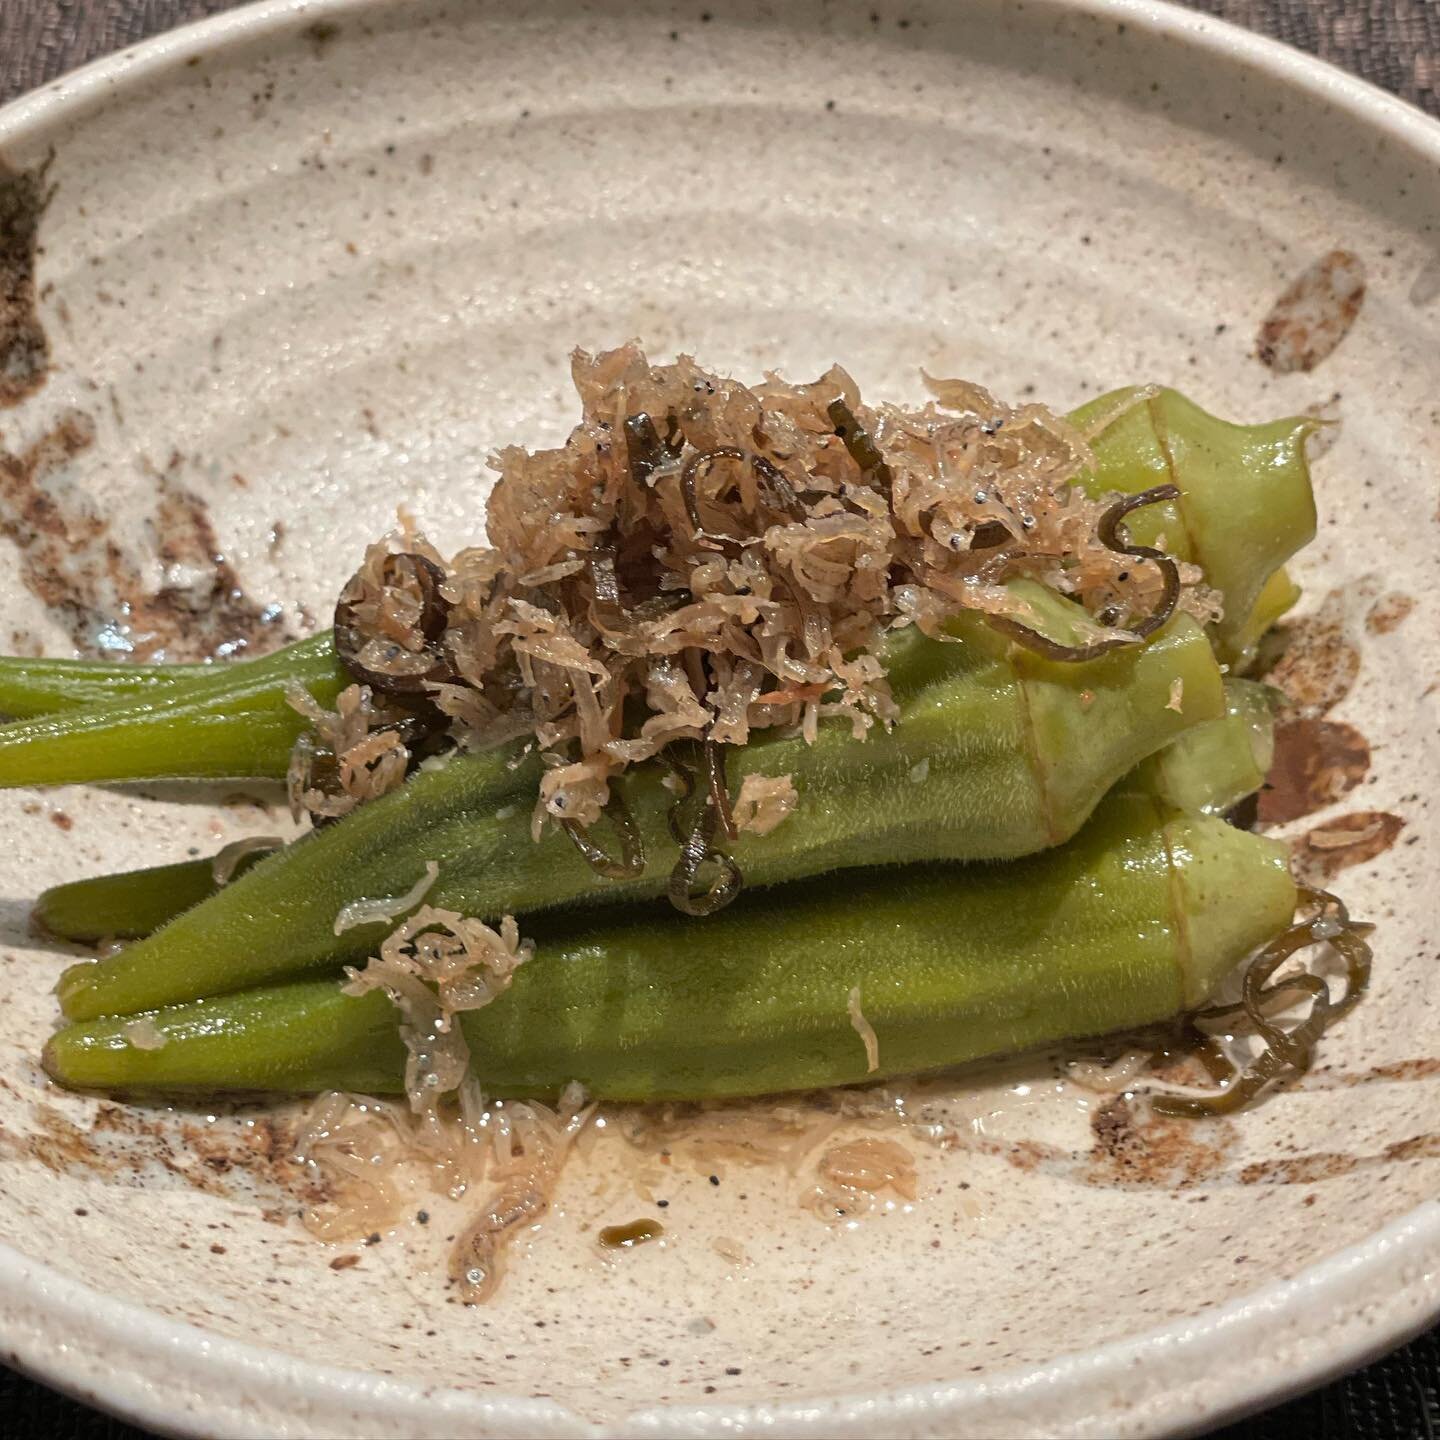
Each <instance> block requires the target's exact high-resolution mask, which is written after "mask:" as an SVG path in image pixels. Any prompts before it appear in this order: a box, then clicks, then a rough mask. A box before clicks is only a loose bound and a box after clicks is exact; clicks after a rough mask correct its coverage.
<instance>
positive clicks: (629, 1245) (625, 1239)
mask: <svg viewBox="0 0 1440 1440" xmlns="http://www.w3.org/2000/svg"><path fill="white" fill-rule="evenodd" d="M664 1233H665V1227H664V1226H663V1225H662V1224H661V1223H660V1222H659V1221H658V1220H647V1219H646V1218H645V1217H644V1216H641V1218H640V1219H638V1220H630V1221H628V1222H627V1223H626V1224H624V1225H606V1226H605V1227H604V1229H602V1230H601V1231H600V1235H599V1240H600V1244H601V1245H602V1246H604V1248H605V1249H606V1250H633V1249H634V1248H635V1247H636V1246H637V1245H644V1244H646V1243H647V1242H648V1241H651V1240H658V1239H659V1238H660V1237H661V1236H662V1235H663V1234H664Z"/></svg>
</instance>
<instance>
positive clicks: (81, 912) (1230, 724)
mask: <svg viewBox="0 0 1440 1440" xmlns="http://www.w3.org/2000/svg"><path fill="white" fill-rule="evenodd" d="M1273 732H1274V720H1273V715H1272V711H1271V704H1270V699H1269V693H1268V691H1267V689H1266V687H1265V686H1263V685H1260V684H1257V683H1255V682H1253V681H1248V680H1226V682H1225V714H1224V715H1223V716H1220V717H1219V718H1217V719H1215V720H1205V721H1201V722H1200V723H1199V724H1198V725H1195V726H1193V727H1192V728H1191V729H1189V730H1186V731H1183V732H1182V733H1181V734H1180V735H1178V736H1177V737H1176V738H1175V739H1174V740H1172V741H1171V742H1170V743H1169V744H1168V745H1166V746H1165V747H1164V748H1163V749H1161V750H1157V751H1156V752H1155V754H1154V755H1152V756H1151V757H1150V758H1149V759H1148V760H1145V761H1142V762H1141V765H1140V767H1139V769H1138V770H1137V771H1135V772H1132V776H1133V778H1134V780H1135V783H1138V784H1143V785H1145V786H1147V787H1148V788H1149V789H1150V790H1152V791H1153V792H1154V794H1155V795H1156V796H1157V797H1158V798H1160V799H1161V800H1163V801H1164V802H1165V803H1166V804H1168V805H1169V806H1171V807H1172V808H1174V809H1176V810H1194V811H1197V812H1200V813H1203V814H1211V815H1219V814H1223V813H1224V812H1225V811H1226V810H1228V809H1230V807H1231V806H1233V805H1235V804H1237V803H1238V802H1239V801H1241V800H1243V799H1244V798H1245V796H1246V795H1249V794H1252V793H1253V792H1254V791H1256V790H1258V789H1259V788H1260V786H1261V784H1263V783H1264V780H1265V775H1266V773H1267V772H1268V771H1269V768H1270V761H1271V758H1272V755H1273V752H1274V733H1273ZM1120 783H1121V784H1122V785H1123V784H1125V783H1127V782H1126V781H1124V780H1122V781H1121V782H1120ZM258 858H259V856H258V855H252V856H248V857H247V858H246V860H245V861H244V862H242V864H243V865H244V867H245V868H247V869H248V868H249V865H250V864H253V863H254V862H255V861H256V860H258ZM232 878H233V877H232ZM220 888H221V886H220V885H219V884H218V883H217V882H216V880H215V876H214V864H213V862H212V861H211V860H209V859H204V860H183V861H180V862H179V863H177V864H174V865H157V866H152V867H149V868H147V869H144V870H131V871H125V872H122V873H119V874H114V875H99V876H95V877H92V878H89V879H85V880H72V881H70V882H68V883H67V884H64V885H56V886H54V887H53V888H51V889H49V890H46V891H44V892H42V894H41V896H40V898H39V900H37V901H36V902H35V909H34V912H33V914H34V917H35V920H36V922H37V924H38V925H39V926H40V928H41V929H43V930H44V931H45V932H46V933H48V934H50V935H53V936H54V937H55V938H57V939H60V940H75V941H94V940H99V939H102V938H105V937H114V938H117V939H127V940H129V939H138V938H139V937H141V936H143V935H149V934H152V933H153V932H154V931H156V930H158V929H159V928H160V927H161V926H162V925H164V924H166V923H167V922H168V921H170V920H173V919H174V918H175V917H176V916H177V915H180V914H183V913H184V912H185V911H186V910H189V909H190V908H191V907H192V906H194V905H197V904H199V902H200V901H201V900H205V899H208V898H209V897H210V896H211V895H214V894H215V893H216V892H217V891H218V890H219V889H220Z"/></svg>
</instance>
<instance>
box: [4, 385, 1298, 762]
mask: <svg viewBox="0 0 1440 1440" xmlns="http://www.w3.org/2000/svg"><path fill="white" fill-rule="evenodd" d="M1132 396H1138V397H1140V398H1139V399H1138V400H1137V402H1136V403H1134V404H1133V405H1131V406H1130V408H1128V409H1125V408H1123V407H1124V403H1125V400H1126V399H1127V397H1132ZM1108 415H1115V416H1117V418H1115V419H1114V420H1113V421H1112V422H1111V423H1110V424H1109V425H1108V426H1106V428H1105V429H1104V430H1103V431H1102V432H1101V433H1100V434H1099V435H1098V436H1097V437H1096V439H1095V440H1094V442H1093V446H1094V452H1095V459H1096V465H1095V469H1094V471H1093V472H1092V473H1091V474H1089V475H1088V476H1085V477H1083V478H1082V480H1081V482H1080V483H1082V484H1083V485H1084V486H1085V488H1086V489H1087V490H1089V491H1090V492H1091V493H1093V494H1097V495H1098V494H1103V493H1109V492H1113V491H1129V492H1135V491H1139V490H1144V489H1148V488H1149V487H1151V486H1153V485H1156V484H1161V483H1169V482H1173V483H1175V484H1176V485H1178V486H1179V488H1180V490H1181V492H1182V493H1181V499H1180V500H1179V501H1178V502H1165V503H1163V504H1159V505H1151V506H1148V507H1146V508H1145V509H1143V510H1140V511H1137V512H1135V513H1134V514H1133V515H1131V516H1130V517H1129V518H1127V520H1126V527H1127V529H1128V531H1129V532H1130V534H1131V536H1132V538H1133V539H1134V540H1135V541H1137V542H1138V543H1141V544H1151V543H1153V542H1154V540H1155V539H1156V538H1157V537H1158V536H1161V535H1163V536H1164V538H1165V542H1166V544H1167V546H1168V547H1169V549H1170V551H1171V552H1172V553H1173V554H1175V555H1176V556H1178V557H1179V558H1181V559H1185V560H1191V561H1194V562H1196V563H1198V564H1200V565H1202V566H1203V567H1204V569H1205V572H1206V578H1207V580H1208V582H1209V583H1210V584H1211V585H1212V586H1213V587H1214V588H1215V589H1217V590H1218V591H1219V592H1220V594H1221V596H1222V598H1223V601H1224V605H1225V616H1224V618H1223V619H1222V620H1221V621H1220V622H1219V623H1218V624H1217V625H1216V626H1215V627H1214V628H1215V638H1216V643H1217V645H1218V646H1219V648H1220V650H1221V655H1222V658H1223V659H1226V660H1230V661H1237V662H1241V661H1243V660H1245V659H1246V658H1247V657H1248V656H1249V655H1250V654H1251V653H1252V652H1253V648H1254V645H1255V642H1256V641H1257V640H1258V638H1259V635H1260V634H1261V633H1263V631H1264V629H1265V628H1267V627H1268V626H1269V625H1270V624H1271V623H1273V621H1274V619H1275V618H1277V616H1278V615H1279V614H1280V613H1283V611H1284V609H1286V608H1288V606H1289V605H1290V604H1293V603H1294V591H1293V587H1292V586H1289V582H1288V580H1285V579H1284V577H1283V575H1282V574H1281V572H1280V571H1279V567H1280V566H1281V565H1282V564H1283V563H1284V561H1285V560H1286V559H1287V558H1288V557H1289V556H1290V555H1292V554H1294V553H1295V551H1296V550H1298V549H1299V548H1300V547H1301V546H1302V545H1304V544H1305V543H1306V542H1307V541H1308V540H1309V539H1310V538H1311V537H1312V536H1313V535H1314V530H1315V509H1314V500H1313V497H1312V495H1311V490H1310V477H1309V470H1308V466H1307V464H1306V460H1305V440H1306V437H1307V436H1308V435H1309V434H1310V433H1311V431H1312V430H1313V429H1314V426H1315V423H1316V422H1314V421H1313V420H1311V419H1309V418H1306V417H1301V418H1299V419H1292V420H1281V421H1276V422H1274V423H1273V424H1269V425H1253V426H1241V425H1231V424H1228V423H1226V422H1225V421H1222V420H1219V419H1216V418H1215V417H1214V416H1212V415H1208V414H1206V412H1205V411H1203V410H1201V409H1200V408H1199V407H1198V406H1195V405H1192V404H1191V403H1190V402H1189V401H1187V400H1186V399H1185V398H1184V397H1183V396H1181V395H1179V394H1177V393H1176V392H1175V391H1172V390H1162V391H1159V392H1156V393H1155V394H1153V395H1147V393H1146V392H1141V391H1116V392H1114V393H1113V394H1111V395H1106V396H1101V397H1100V398H1099V399H1097V400H1094V401H1092V402H1090V404H1088V405H1086V406H1083V407H1082V408H1081V409H1080V410H1078V411H1076V412H1075V413H1074V415H1073V416H1072V417H1071V418H1072V419H1073V420H1075V421H1077V422H1078V423H1080V424H1082V425H1085V424H1088V423H1091V422H1096V423H1098V421H1099V420H1100V419H1101V418H1103V417H1105V416H1108ZM1277 576H1280V579H1279V580H1277V578H1276V577H1277ZM1287 587H1288V588H1287ZM167 668H168V667H154V666H149V667H145V666H140V667H135V666H123V665H117V666H106V665H96V664H94V663H89V664H87V663H86V662H82V661H29V660H20V659H0V713H6V703H5V702H6V701H7V699H8V701H9V704H10V705H11V706H12V707H16V708H15V709H14V711H13V713H17V714H29V715H47V714H49V713H50V712H51V711H56V712H59V711H65V710H72V709H73V711H74V713H73V715H72V716H71V718H70V719H69V720H64V719H60V718H57V719H56V720H55V721H54V722H53V723H51V722H48V721H44V720H36V721H32V722H30V723H29V725H28V726H27V725H26V724H20V725H11V726H8V727H0V786H6V785H52V784H69V783H80V782H87V781H88V782H96V781H107V780H137V779H155V778H157V777H161V776H168V777H173V778H185V777H198V778H214V777H222V776H223V777H225V778H233V777H238V776H245V775H253V776H257V777H275V776H280V775H283V774H284V773H285V768H286V765H287V763H288V760H289V749H290V745H291V744H292V743H293V741H294V738H295V736H296V735H298V734H299V733H300V730H301V728H302V724H301V722H300V720H299V718H298V717H292V716H291V715H290V714H288V713H285V712H284V710H283V699H282V697H283V693H284V689H285V687H286V685H287V684H289V683H296V684H302V685H305V686H306V687H307V688H310V689H311V690H312V691H313V693H315V694H316V696H317V698H323V699H326V700H328V699H329V698H330V697H332V696H333V695H334V693H335V691H336V689H337V688H338V687H339V686H340V685H341V684H343V683H345V676H344V672H343V670H342V669H341V667H340V664H339V661H338V660H337V659H336V657H335V652H334V645H333V641H332V639H331V636H330V634H329V632H326V633H324V634H321V635H316V636H313V637H311V638H310V639H308V640H305V641H302V642H300V643H299V644H298V645H292V646H289V647H287V648H286V649H284V650H281V651H277V652H276V653H275V654H274V655H272V656H267V657H266V658H265V659H263V660H258V661H243V662H233V663H231V664H227V665H223V666H208V667H207V666H179V667H174V668H175V670H176V671H177V672H178V673H177V675H176V676H175V677H171V678H170V679H167V678H166V677H165V674H164V671H165V670H166V669H167ZM262 681H263V682H264V683H261V682H262ZM241 694H243V695H244V696H246V697H248V700H249V704H250V708H251V709H252V710H253V709H255V708H256V707H257V704H258V702H257V700H256V696H257V694H259V695H264V696H266V697H268V702H270V703H269V716H268V718H267V720H266V721H265V723H264V724H262V725H258V726H257V725H250V724H246V723H244V722H241V721H239V720H238V719H237V716H238V715H239V714H241V713H244V712H243V710H242V708H241V706H240V705H239V699H238V697H239V696H240V695H241ZM47 696H48V700H47ZM82 696H83V697H85V704H84V705H83V707H77V701H78V700H79V699H80V698H81V697H82ZM221 696H228V697H229V698H228V699H222V698H219V697H221ZM207 703H208V704H209V706H210V708H209V709H206V708H205V706H206V704H207ZM217 707H218V711H217ZM259 708H266V707H265V706H263V705H262V706H260V707H259ZM202 722H203V723H202ZM245 767H248V768H245Z"/></svg>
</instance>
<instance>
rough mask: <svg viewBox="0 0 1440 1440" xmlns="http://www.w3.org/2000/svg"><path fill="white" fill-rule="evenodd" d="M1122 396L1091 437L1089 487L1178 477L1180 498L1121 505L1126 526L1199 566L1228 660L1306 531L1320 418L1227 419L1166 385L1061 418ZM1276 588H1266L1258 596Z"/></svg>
mask: <svg viewBox="0 0 1440 1440" xmlns="http://www.w3.org/2000/svg"><path fill="white" fill-rule="evenodd" d="M1131 398H1133V399H1135V400H1136V403H1134V404H1132V405H1130V406H1129V408H1127V409H1123V410H1121V412H1120V413H1119V415H1118V417H1117V418H1116V419H1114V420H1113V421H1112V422H1111V423H1110V424H1109V425H1107V426H1106V427H1105V428H1104V430H1103V431H1101V433H1100V434H1099V435H1097V436H1096V437H1095V438H1094V439H1093V440H1092V441H1091V445H1092V447H1093V449H1094V453H1095V472H1094V475H1093V477H1092V479H1091V480H1090V481H1089V488H1091V489H1092V490H1095V491H1101V490H1124V491H1136V490H1143V489H1146V488H1147V487H1149V486H1152V485H1162V484H1166V483H1173V484H1176V485H1178V486H1179V487H1180V491H1181V495H1180V499H1179V500H1177V501H1167V502H1165V503H1164V504H1160V505H1151V506H1148V507H1146V509H1145V510H1143V511H1139V512H1137V513H1135V514H1134V515H1133V516H1131V517H1130V518H1129V520H1128V521H1127V525H1128V527H1129V531H1130V535H1131V537H1132V539H1133V540H1135V541H1136V542H1137V543H1139V544H1141V545H1153V544H1154V543H1155V540H1156V537H1158V536H1161V535H1163V536H1164V538H1165V544H1166V547H1167V549H1168V551H1169V553H1170V554H1172V555H1174V556H1175V557H1176V558H1177V559H1180V560H1189V561H1192V562H1194V563H1195V564H1197V565H1199V566H1200V567H1201V568H1202V569H1203V570H1204V572H1205V579H1206V582H1207V583H1208V584H1209V585H1211V586H1212V587H1213V588H1214V589H1216V590H1218V591H1219V592H1220V594H1221V596H1222V598H1223V600H1224V605H1225V614H1224V616H1223V617H1222V618H1221V619H1220V620H1219V621H1218V622H1217V623H1216V625H1215V627H1214V628H1215V639H1216V644H1217V647H1218V649H1219V651H1220V655H1221V658H1222V659H1224V660H1235V659H1238V658H1239V657H1240V655H1241V654H1242V652H1243V651H1244V650H1245V648H1246V647H1247V645H1250V646H1253V644H1254V642H1255V640H1256V639H1257V638H1258V635H1257V634H1255V633H1254V631H1255V625H1256V621H1255V620H1254V619H1252V617H1253V616H1254V615H1255V612H1256V607H1257V605H1258V604H1259V602H1260V599H1261V596H1262V594H1264V592H1265V590H1266V587H1267V585H1268V584H1269V583H1270V582H1271V580H1272V577H1273V576H1275V575H1276V574H1277V572H1279V571H1280V569H1281V567H1282V566H1283V565H1284V564H1285V562H1286V561H1287V560H1288V559H1290V557H1291V556H1292V555H1294V554H1296V553H1297V552H1298V551H1299V550H1300V549H1302V548H1303V547H1304V546H1305V545H1308V544H1309V543H1310V541H1311V540H1313V539H1314V538H1315V496H1314V492H1313V491H1312V489H1311V486H1310V468H1309V465H1308V463H1307V461H1306V457H1305V446H1306V442H1307V440H1308V439H1309V437H1310V436H1311V435H1312V434H1313V433H1314V432H1315V430H1316V428H1317V427H1318V426H1319V424H1320V422H1319V421H1318V420H1316V419H1314V418H1313V417H1311V416H1306V415H1302V416H1296V417H1293V418H1290V419H1286V420H1276V421H1273V422H1272V423H1270V424H1267V425H1231V424H1228V423H1227V422H1225V421H1223V420H1219V419H1217V418H1216V417H1215V416H1213V415H1209V414H1207V413H1206V412H1205V411H1203V410H1201V409H1200V407H1199V406H1198V405H1195V404H1193V403H1192V402H1191V401H1189V400H1187V399H1186V398H1185V397H1184V396H1183V395H1181V394H1180V393H1179V392H1178V391H1175V390H1160V391H1157V392H1154V393H1148V394H1147V393H1146V392H1143V391H1137V390H1128V391H1127V390H1117V391H1114V392H1112V393H1111V394H1109V395H1102V396H1100V397H1098V398H1097V399H1095V400H1092V401H1090V403H1089V404H1087V405H1083V406H1081V408H1080V409H1079V410H1077V411H1075V413H1074V414H1073V415H1072V416H1071V419H1072V420H1074V421H1075V422H1076V423H1078V424H1080V425H1081V426H1082V427H1083V426H1085V425H1087V424H1088V423H1092V422H1098V421H1099V420H1100V418H1101V417H1103V416H1106V415H1110V414H1113V413H1114V412H1115V411H1116V410H1117V408H1118V407H1120V406H1123V405H1124V403H1125V401H1126V400H1127V399H1131ZM1278 599H1279V596H1278V595H1277V594H1276V592H1274V591H1272V592H1271V594H1270V596H1268V597H1267V603H1268V604H1270V605H1273V604H1275V603H1277V602H1278ZM1290 603H1293V598H1292V600H1291V602H1290ZM1285 608H1288V606H1285V605H1281V607H1280V610H1279V611H1278V612H1275V613H1272V614H1271V615H1270V618H1269V619H1268V620H1265V621H1264V623H1263V624H1262V626H1261V629H1262V630H1263V628H1264V626H1265V625H1268V624H1270V623H1273V620H1274V619H1275V618H1276V614H1278V613H1283V610H1284V609H1285Z"/></svg>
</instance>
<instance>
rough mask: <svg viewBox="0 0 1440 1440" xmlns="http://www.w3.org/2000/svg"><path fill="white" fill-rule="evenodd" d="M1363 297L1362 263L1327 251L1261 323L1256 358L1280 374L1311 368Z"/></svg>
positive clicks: (1344, 330) (1345, 328) (1346, 328)
mask: <svg viewBox="0 0 1440 1440" xmlns="http://www.w3.org/2000/svg"><path fill="white" fill-rule="evenodd" d="M1364 299H1365V267H1364V265H1363V264H1362V263H1361V261H1360V257H1359V256H1358V255H1356V254H1354V253H1353V252H1352V251H1350V250H1331V251H1330V252H1329V253H1328V254H1326V255H1323V256H1321V258H1320V259H1319V260H1317V261H1316V262H1315V263H1314V264H1313V265H1311V266H1310V267H1309V269H1307V270H1305V271H1303V272H1302V273H1301V274H1300V275H1298V276H1297V277H1296V278H1295V280H1294V281H1292V282H1291V284H1290V285H1289V286H1288V287H1287V289H1286V290H1285V291H1284V293H1283V294H1282V295H1281V296H1280V298H1279V299H1278V300H1277V301H1276V302H1275V308H1274V309H1273V310H1271V311H1270V313H1269V314H1268V315H1267V316H1266V317H1265V320H1264V322H1263V323H1262V324H1261V326H1260V335H1259V339H1258V341H1257V343H1256V351H1255V353H1256V357H1257V358H1258V359H1259V360H1260V362H1261V363H1262V364H1265V365H1268V366H1269V367H1270V368H1271V369H1272V370H1275V371H1277V372H1279V373H1280V374H1282V375H1285V374H1289V373H1290V372H1292V371H1295V370H1313V369H1314V368H1315V367H1316V366H1317V365H1318V364H1319V363H1320V362H1321V361H1322V360H1323V359H1325V357H1326V356H1327V355H1329V354H1330V353H1331V352H1332V351H1333V350H1334V349H1335V347H1336V346H1337V345H1338V344H1339V343H1340V342H1341V341H1342V340H1343V339H1344V338H1345V337H1346V335H1348V334H1349V333H1350V327H1351V326H1352V325H1353V324H1354V323H1355V317H1356V316H1357V315H1359V313H1360V306H1361V304H1362V303H1363V302H1364Z"/></svg>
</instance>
